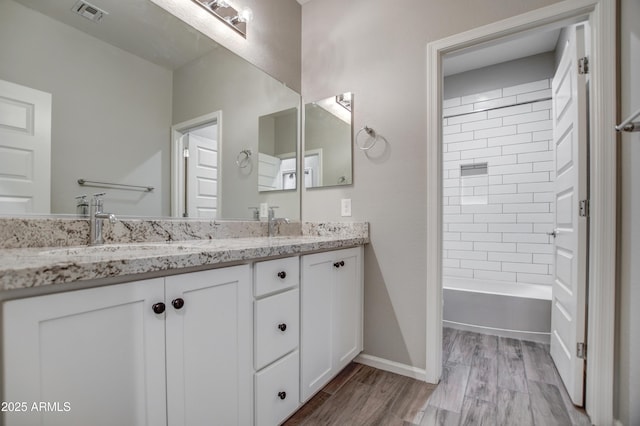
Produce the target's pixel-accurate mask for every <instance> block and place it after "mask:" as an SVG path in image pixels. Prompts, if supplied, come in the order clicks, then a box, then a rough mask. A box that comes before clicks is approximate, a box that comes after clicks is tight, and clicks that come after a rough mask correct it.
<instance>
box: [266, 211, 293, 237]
mask: <svg viewBox="0 0 640 426" xmlns="http://www.w3.org/2000/svg"><path fill="white" fill-rule="evenodd" d="M277 208H278V207H276V206H272V207H269V236H270V237H273V236H274V234H275V233H276V225H279V224H281V223H289V222H291V221H290V220H289V219H288V218H286V217H274V216H275V214H276V213H275V210H274V209H277Z"/></svg>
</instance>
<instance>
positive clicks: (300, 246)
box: [0, 222, 369, 291]
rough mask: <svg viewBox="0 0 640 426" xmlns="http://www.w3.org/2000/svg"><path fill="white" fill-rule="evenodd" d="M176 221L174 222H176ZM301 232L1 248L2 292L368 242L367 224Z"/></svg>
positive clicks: (309, 227)
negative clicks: (285, 234) (293, 233)
mask: <svg viewBox="0 0 640 426" xmlns="http://www.w3.org/2000/svg"><path fill="white" fill-rule="evenodd" d="M176 224H177V222H176ZM298 229H300V231H299V232H301V233H302V235H300V234H298V235H289V236H276V237H265V236H260V235H257V236H251V237H243V238H228V237H227V238H212V237H210V236H206V235H205V236H204V239H195V236H197V235H198V234H192V238H191V239H185V240H181V241H178V240H174V239H168V240H164V241H157V239H153V238H151V239H150V240H146V241H139V240H138V242H135V243H131V242H130V240H129V241H127V239H124V240H125V242H124V243H110V244H109V243H108V244H105V245H102V246H94V247H89V246H62V247H26V248H25V247H23V248H7V249H0V291H9V290H13V289H24V288H31V287H42V286H47V285H53V284H62V283H72V282H81V281H86V280H96V279H102V278H110V277H122V276H128V275H133V277H132V279H136V277H135V275H136V274H144V273H149V272H155V271H171V270H179V269H183V268H193V267H202V266H207V265H211V266H212V267H215V266H224V264H227V263H229V264H232V263H237V262H250V261H255V260H262V259H267V258H271V257H278V256H288V255H297V254H305V253H311V252H316V251H324V250H333V249H340V248H347V247H355V246H359V245H363V244H367V243H368V242H369V228H368V224H367V223H303V224H298Z"/></svg>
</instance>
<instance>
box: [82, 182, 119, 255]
mask: <svg viewBox="0 0 640 426" xmlns="http://www.w3.org/2000/svg"><path fill="white" fill-rule="evenodd" d="M105 194H106V193H105V192H99V193H97V194H93V199H92V200H91V206H90V209H89V215H90V217H89V245H92V246H95V245H99V244H103V243H104V239H103V238H102V220H103V219H109V222H111V223H116V221H117V220H118V218H117V217H116V215H115V214H113V213H104V212H103V211H102V208H103V200H102V196H103V195H105Z"/></svg>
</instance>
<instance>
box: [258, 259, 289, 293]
mask: <svg viewBox="0 0 640 426" xmlns="http://www.w3.org/2000/svg"><path fill="white" fill-rule="evenodd" d="M254 281H255V289H254V294H255V297H261V296H265V295H267V294H271V293H275V292H277V291H280V290H284V289H287V288H291V287H297V286H298V283H299V281H300V260H299V258H298V257H297V256H296V257H287V258H284V259H275V260H266V261H264V262H257V263H256V264H255V280H254Z"/></svg>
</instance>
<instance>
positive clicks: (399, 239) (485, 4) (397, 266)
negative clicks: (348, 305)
mask: <svg viewBox="0 0 640 426" xmlns="http://www.w3.org/2000/svg"><path fill="white" fill-rule="evenodd" d="M552 3H554V1H553V0H532V1H528V2H513V1H509V0H480V1H476V2H473V4H472V9H470V3H469V2H468V1H465V0H452V1H446V2H444V1H435V0H430V1H422V0H409V1H406V2H403V7H402V12H403V13H401V16H402V19H401V20H402V24H401V25H399V24H398V20H397V19H392V18H390V17H391V16H392V15H393V14H392V15H389V12H390V9H389V4H388V2H386V1H383V0H353V1H349V2H344V1H341V0H323V1H311V2H309V3H307V4H305V5H304V6H303V8H302V22H303V26H302V52H303V55H302V94H303V98H304V99H321V98H324V97H327V96H330V95H332V94H335V93H342V92H345V91H352V92H354V93H355V95H356V96H357V99H358V102H357V104H356V106H355V109H354V112H355V123H354V126H355V130H356V131H357V130H358V129H360V128H361V127H362V126H364V125H365V124H366V125H369V126H370V127H373V128H374V129H375V130H376V131H377V132H379V133H380V134H381V135H383V136H384V137H386V139H387V140H388V142H389V144H388V145H387V150H386V152H380V153H379V154H377V155H376V156H374V157H367V156H365V155H364V154H363V153H362V152H360V151H358V150H357V149H356V150H355V151H356V152H355V155H354V184H353V185H352V186H346V187H337V188H331V189H323V190H313V191H303V206H302V209H303V210H302V215H303V219H304V220H341V219H342V218H341V217H340V199H341V198H351V199H352V203H353V204H352V209H353V217H352V219H353V220H366V221H369V222H370V224H371V227H370V230H371V244H370V245H368V246H367V247H366V249H365V314H364V315H365V330H364V347H365V353H367V354H371V355H374V356H378V357H382V358H385V359H389V360H392V361H396V362H400V363H404V364H408V365H412V366H415V367H418V368H424V366H425V350H426V347H425V333H426V332H425V328H426V326H425V322H426V317H425V314H426V312H425V297H426V295H425V288H426V284H425V276H426V270H425V259H426V240H427V235H426V232H425V226H426V191H425V180H426V170H425V165H426V162H427V159H426V152H425V151H426V142H425V141H426V128H425V113H426V110H425V108H426V106H425V104H426V101H425V93H426V87H425V82H426V70H425V68H426V54H425V48H426V45H427V43H429V42H431V41H435V40H438V39H441V38H443V37H446V36H449V35H453V34H456V33H459V32H462V31H465V30H468V29H471V28H475V27H478V26H481V25H484V24H488V23H490V22H495V21H498V20H501V19H504V18H507V17H510V16H514V15H518V14H520V13H524V12H527V11H529V10H533V9H536V8H538V7H542V6H546V5H549V4H552ZM395 15H398V14H397V13H396V14H395ZM395 15H394V16H395ZM396 18H397V16H396Z"/></svg>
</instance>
